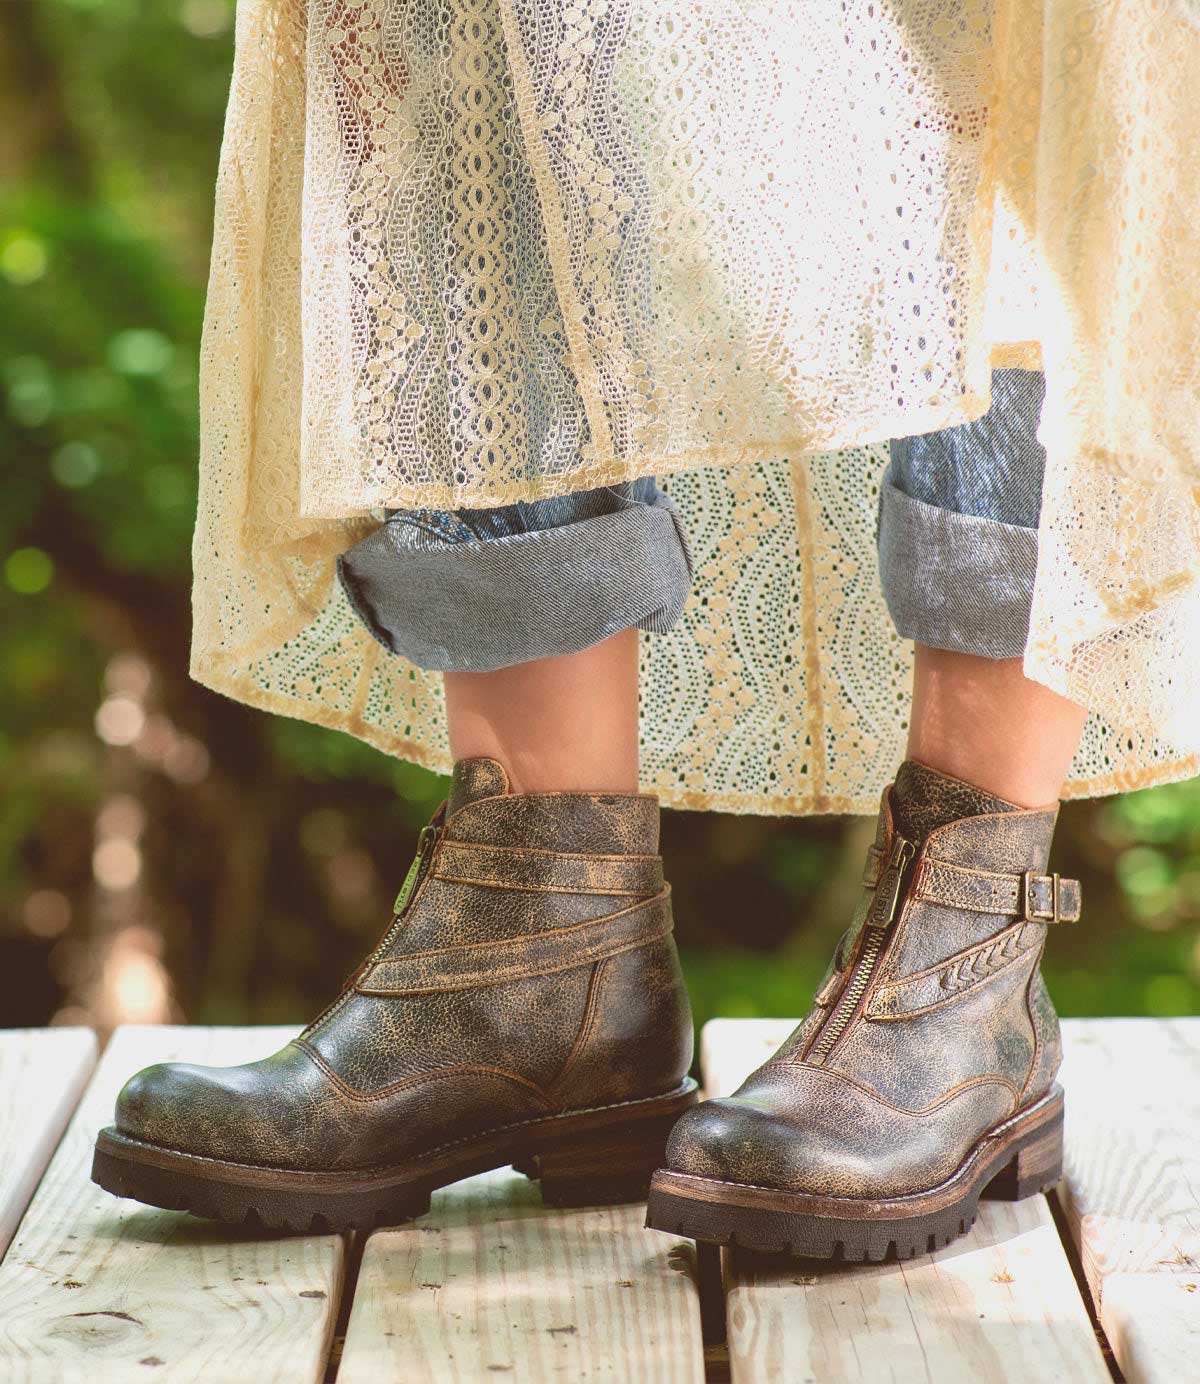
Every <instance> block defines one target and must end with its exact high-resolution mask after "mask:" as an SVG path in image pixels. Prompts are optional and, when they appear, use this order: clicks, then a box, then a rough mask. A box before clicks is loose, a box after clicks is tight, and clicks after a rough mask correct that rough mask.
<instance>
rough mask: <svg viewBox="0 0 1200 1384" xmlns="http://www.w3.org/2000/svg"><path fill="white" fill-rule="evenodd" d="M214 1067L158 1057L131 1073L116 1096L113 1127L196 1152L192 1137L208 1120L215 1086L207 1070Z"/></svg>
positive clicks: (126, 1132) (162, 1143)
mask: <svg viewBox="0 0 1200 1384" xmlns="http://www.w3.org/2000/svg"><path fill="white" fill-rule="evenodd" d="M215 1071H216V1069H207V1068H204V1067H194V1066H191V1065H190V1064H189V1063H185V1062H159V1063H156V1064H155V1065H154V1066H152V1067H145V1068H143V1069H142V1070H141V1071H140V1072H136V1073H135V1074H134V1075H133V1076H131V1077H130V1078H129V1080H128V1081H127V1082H126V1083H125V1085H124V1086H123V1087H122V1088H121V1092H120V1094H119V1095H118V1096H117V1106H116V1115H115V1125H116V1128H117V1132H118V1133H120V1134H124V1135H127V1136H128V1137H129V1138H131V1139H140V1140H142V1141H143V1142H144V1143H148V1144H159V1145H161V1146H163V1147H165V1148H176V1149H183V1150H185V1151H188V1152H200V1151H201V1150H200V1149H199V1148H198V1147H196V1145H197V1138H198V1136H199V1135H200V1133H201V1130H202V1129H203V1128H204V1127H205V1126H206V1125H210V1124H211V1113H212V1111H211V1107H212V1101H213V1096H214V1094H215V1086H214V1083H213V1082H212V1081H211V1079H210V1073H213V1074H215ZM206 1107H208V1114H209V1116H210V1118H209V1119H206V1118H205V1115H206Z"/></svg>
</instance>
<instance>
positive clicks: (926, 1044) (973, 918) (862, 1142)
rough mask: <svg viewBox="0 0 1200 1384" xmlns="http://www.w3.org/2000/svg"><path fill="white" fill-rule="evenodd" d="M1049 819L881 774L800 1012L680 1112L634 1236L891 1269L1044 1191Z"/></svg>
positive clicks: (1052, 1138)
mask: <svg viewBox="0 0 1200 1384" xmlns="http://www.w3.org/2000/svg"><path fill="white" fill-rule="evenodd" d="M968 814H970V815H968ZM1055 816H1056V813H1055V811H1054V810H1053V809H1051V810H1049V811H1044V812H1028V811H1024V810H1021V809H1018V808H1014V807H1013V806H1012V804H1011V803H1005V802H1002V801H1000V800H999V799H995V798H991V797H989V796H988V795H987V794H985V793H982V792H981V791H980V790H978V789H975V788H972V787H970V786H969V785H967V784H964V783H961V782H959V781H958V780H956V779H950V778H946V777H945V776H943V775H941V774H936V773H934V772H933V771H932V770H931V769H927V768H925V767H924V766H922V765H918V764H914V763H911V762H910V763H907V764H905V765H904V766H903V767H902V768H901V770H900V772H899V774H898V775H897V781H896V783H895V784H894V785H893V786H892V787H891V788H890V789H888V790H887V791H886V792H885V793H884V797H883V805H882V809H881V811H880V816H879V826H878V831H877V835H876V842H875V845H874V847H872V849H871V851H870V853H869V857H868V860H867V867H866V874H865V877H864V881H863V882H864V885H865V886H866V894H865V897H864V899H863V901H862V904H861V906H860V908H859V909H858V912H857V915H856V918H855V921H854V923H853V924H852V926H851V927H850V929H849V930H848V931H847V933H846V934H845V936H844V937H843V938H842V940H841V942H840V943H839V945H838V948H837V951H836V953H835V956H834V961H833V964H832V966H831V967H830V971H829V973H828V975H827V977H826V979H825V981H824V983H823V984H822V985H821V987H820V989H819V990H818V992H817V995H816V999H815V1002H814V1005H813V1008H812V1011H811V1012H810V1014H809V1016H808V1018H806V1019H805V1020H804V1021H803V1023H801V1024H800V1026H799V1028H797V1029H796V1031H795V1032H794V1033H793V1034H792V1036H791V1037H790V1038H789V1039H788V1040H787V1042H786V1043H784V1045H783V1047H782V1048H781V1049H780V1050H779V1052H777V1053H776V1054H775V1056H774V1057H772V1058H771V1059H770V1061H768V1062H767V1063H765V1064H764V1065H763V1066H762V1067H760V1068H759V1069H758V1070H757V1071H756V1072H754V1073H753V1074H752V1075H751V1076H750V1077H749V1078H748V1079H747V1080H746V1081H745V1082H744V1083H743V1084H742V1086H741V1087H740V1088H739V1089H738V1090H737V1091H736V1092H735V1093H734V1094H733V1095H732V1096H729V1097H726V1098H724V1099H720V1100H711V1101H706V1102H705V1103H703V1104H702V1105H699V1106H697V1107H696V1108H695V1109H694V1110H692V1111H690V1112H688V1114H686V1115H684V1116H683V1117H682V1119H681V1120H680V1121H679V1123H678V1125H676V1127H675V1130H674V1133H673V1134H672V1136H671V1140H670V1143H669V1145H668V1148H667V1161H666V1167H665V1169H663V1170H662V1171H660V1172H657V1173H656V1174H655V1176H654V1182H653V1185H652V1187H651V1191H650V1202H649V1214H648V1219H647V1223H648V1224H649V1225H651V1226H653V1227H655V1228H657V1229H659V1230H667V1231H671V1232H674V1233H676V1234H682V1235H689V1236H691V1237H693V1238H694V1239H697V1240H708V1241H714V1242H716V1243H719V1244H738V1245H744V1246H746V1247H748V1248H750V1249H755V1250H764V1251H768V1252H772V1253H778V1252H784V1253H790V1254H793V1255H798V1256H813V1257H819V1258H828V1257H833V1256H842V1257H844V1258H845V1259H847V1260H862V1259H884V1258H886V1257H888V1256H889V1255H890V1254H893V1255H898V1256H900V1257H902V1258H903V1257H907V1256H910V1255H914V1254H919V1253H924V1252H926V1251H927V1250H930V1249H933V1248H935V1247H936V1246H938V1245H943V1244H946V1243H948V1242H949V1241H950V1240H952V1239H954V1238H955V1237H956V1236H957V1235H960V1234H963V1233H965V1232H966V1231H967V1230H968V1229H969V1228H970V1226H971V1224H972V1223H973V1221H974V1219H975V1214H976V1209H977V1206H978V1202H979V1197H980V1194H981V1192H983V1190H984V1189H985V1188H987V1187H989V1185H990V1187H991V1190H992V1192H993V1193H995V1194H1000V1195H1003V1196H1007V1197H1012V1198H1019V1197H1024V1196H1028V1195H1030V1194H1031V1193H1033V1192H1037V1191H1040V1190H1042V1189H1044V1188H1046V1187H1048V1186H1050V1185H1051V1184H1053V1183H1054V1182H1056V1181H1057V1179H1058V1177H1059V1173H1060V1168H1061V1158H1062V1115H1063V1098H1062V1091H1061V1088H1059V1087H1057V1086H1055V1085H1054V1084H1053V1081H1054V1074H1055V1072H1056V1070H1057V1069H1058V1064H1059V1060H1060V1057H1061V1046H1060V1042H1059V1033H1058V1019H1057V1017H1056V1016H1055V1013H1054V1009H1053V1007H1052V1005H1051V1003H1050V998H1049V996H1048V995H1047V993H1046V987H1045V985H1044V984H1043V983H1042V978H1041V975H1040V974H1039V972H1038V962H1039V960H1040V958H1041V954H1042V947H1043V945H1044V943H1045V939H1046V930H1047V925H1048V924H1049V923H1052V922H1058V921H1060V920H1062V921H1074V920H1075V919H1077V918H1078V917H1079V901H1080V893H1079V885H1078V883H1077V882H1076V881H1074V880H1066V879H1059V878H1058V876H1057V875H1047V874H1045V873H1043V872H1044V870H1045V868H1046V862H1047V858H1048V856H1049V852H1050V839H1051V836H1052V834H1053V831H1054V821H1055Z"/></svg>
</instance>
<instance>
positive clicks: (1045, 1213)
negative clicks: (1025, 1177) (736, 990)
mask: <svg viewBox="0 0 1200 1384" xmlns="http://www.w3.org/2000/svg"><path fill="white" fill-rule="evenodd" d="M793 1026H794V1025H793V1024H792V1023H791V1022H788V1021H776V1020H729V1019H722V1020H716V1021H714V1022H713V1023H711V1024H708V1025H707V1026H706V1027H705V1030H704V1034H703V1039H702V1060H703V1064H704V1083H705V1089H706V1091H707V1092H708V1093H709V1094H711V1095H719V1094H725V1093H727V1092H729V1091H730V1090H732V1089H733V1088H734V1087H736V1086H737V1085H738V1084H740V1082H741V1080H742V1079H743V1077H744V1076H745V1075H746V1074H747V1073H748V1072H749V1071H751V1070H752V1069H753V1068H754V1067H756V1066H757V1065H758V1064H759V1063H760V1062H762V1061H763V1060H764V1059H765V1058H767V1057H768V1056H770V1054H771V1053H772V1052H773V1051H774V1050H775V1048H776V1047H778V1045H779V1044H780V1043H781V1042H782V1040H783V1039H784V1038H785V1037H786V1036H787V1034H788V1033H789V1032H790V1031H791V1029H792V1027H793ZM725 1285H726V1316H727V1324H728V1331H729V1358H730V1369H731V1373H732V1377H733V1380H734V1384H750V1382H751V1381H755V1382H756V1384H757V1381H768V1380H777V1379H779V1380H782V1379H786V1380H788V1381H807V1380H812V1381H815V1380H822V1381H825V1380H838V1381H872V1382H873V1381H880V1380H892V1381H904V1382H905V1384H907V1382H908V1381H937V1382H938V1384H940V1381H946V1384H959V1381H961V1380H964V1379H970V1380H972V1381H973V1382H975V1381H978V1382H979V1384H985V1382H990V1381H995V1384H1001V1381H1010V1380H1014V1379H1020V1380H1022V1381H1025V1382H1026V1384H1029V1382H1030V1381H1046V1384H1049V1381H1061V1380H1064V1379H1070V1380H1072V1381H1079V1384H1092V1381H1094V1382H1095V1384H1106V1382H1107V1381H1108V1379H1109V1374H1108V1370H1107V1367H1106V1366H1105V1364H1104V1360H1103V1356H1102V1354H1101V1352H1100V1349H1099V1347H1098V1345H1097V1343H1096V1339H1095V1336H1094V1334H1093V1330H1092V1326H1091V1323H1090V1321H1089V1320H1088V1316H1087V1312H1086V1308H1085V1306H1084V1303H1083V1301H1082V1299H1081V1298H1080V1295H1079V1290H1078V1288H1077V1287H1076V1284H1075V1280H1074V1277H1073V1275H1072V1272H1071V1267H1070V1264H1069V1262H1068V1260H1067V1257H1066V1254H1065V1253H1064V1250H1063V1246H1062V1243H1061V1241H1060V1240H1059V1237H1058V1233H1057V1231H1056V1229H1055V1226H1054V1222H1053V1219H1052V1218H1051V1215H1050V1210H1049V1207H1048V1206H1047V1203H1046V1199H1045V1198H1044V1197H1032V1198H1029V1199H1027V1200H1026V1201H1024V1202H1021V1203H1018V1204H1016V1205H1013V1204H1010V1203H1004V1202H985V1203H983V1205H982V1206H981V1209H980V1215H979V1219H978V1221H977V1222H976V1224H975V1227H974V1229H973V1230H972V1231H971V1233H970V1234H969V1235H967V1236H965V1237H964V1238H963V1239H961V1240H959V1241H957V1242H956V1243H954V1244H952V1245H949V1246H947V1247H946V1248H945V1249H943V1250H939V1251H938V1252H937V1253H936V1254H931V1255H923V1256H921V1257H920V1258H917V1259H913V1260H909V1261H907V1262H906V1263H902V1264H879V1265H863V1266H855V1267H851V1268H837V1269H831V1268H829V1267H827V1266H824V1265H820V1264H814V1263H811V1262H797V1263H793V1264H786V1265H780V1264H779V1263H778V1262H770V1261H766V1260H762V1259H756V1258H755V1257H754V1256H749V1255H744V1254H741V1253H737V1254H733V1255H728V1254H727V1255H726V1256H725Z"/></svg>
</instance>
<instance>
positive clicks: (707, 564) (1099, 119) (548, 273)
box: [192, 0, 1200, 812]
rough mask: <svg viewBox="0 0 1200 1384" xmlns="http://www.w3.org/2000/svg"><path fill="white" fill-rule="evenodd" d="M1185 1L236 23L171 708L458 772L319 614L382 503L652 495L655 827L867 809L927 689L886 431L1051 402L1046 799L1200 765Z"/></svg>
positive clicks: (434, 714)
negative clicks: (1002, 401) (1067, 746)
mask: <svg viewBox="0 0 1200 1384" xmlns="http://www.w3.org/2000/svg"><path fill="white" fill-rule="evenodd" d="M1197 72H1200V10H1198V9H1197V7H1196V4H1195V0H1122V3H1121V4H1120V5H1109V6H1098V5H1096V4H1095V3H1094V0H1056V3H1055V4H1053V5H1044V4H1043V3H1041V0H988V2H987V3H984V2H983V0H871V2H870V3H864V2H862V0H686V2H683V0H307V3H305V2H304V0H240V3H239V6H238V19H237V54H236V60H235V70H234V76H233V84H232V90H231V95H230V103H229V111H228V117H227V124H226V132H225V140H224V144H223V148H222V156H221V167H220V175H219V180H218V187H217V215H216V235H215V242H214V247H213V259H212V271H211V279H210V284H209V295H208V308H207V316H206V323H205V334H204V342H203V350H202V371H201V406H202V423H203V436H202V453H201V503H200V515H199V519H198V523H197V528H196V536H195V545H194V565H195V593H194V637H193V658H192V671H193V674H194V676H196V677H197V678H198V679H199V680H200V681H202V682H204V683H206V684H207V685H209V686H211V687H214V688H216V689H218V690H220V691H222V692H225V693H228V694H229V695H231V696H234V697H237V698H240V699H242V700H244V701H246V702H250V703H253V704H255V705H258V706H262V707H265V708H267V709H270V710H273V711H277V712H282V713H285V714H288V715H293V716H299V717H303V718H305V719H307V720H310V721H315V722H318V723H320V724H322V725H326V726H332V727H336V728H338V729H341V730H345V731H349V732H350V733H352V734H355V735H358V736H361V737H363V738H364V739H366V740H368V741H370V742H371V743H373V744H375V745H377V746H379V747H380V748H381V749H383V750H385V751H387V752H389V753H391V754H395V755H398V756H402V757H404V758H408V759H412V760H415V761H418V762H420V763H423V764H426V765H429V766H431V767H434V768H438V769H445V768H446V767H447V766H448V761H449V756H448V747H447V741H446V732H445V725H444V708H443V705H442V696H441V683H440V678H439V677H437V676H434V675H430V674H426V673H423V672H422V671H420V670H419V669H415V668H413V667H411V666H409V665H407V664H406V663H404V662H403V660H401V659H398V658H396V657H394V656H392V655H389V654H388V653H386V652H385V651H384V650H383V649H382V648H380V646H379V645H378V644H376V643H375V642H374V641H373V640H372V639H371V637H370V635H369V634H368V633H367V632H366V630H365V629H364V628H363V627H362V626H361V625H359V623H358V622H357V620H356V619H355V617H354V616H353V614H352V613H351V611H350V609H349V607H348V605H347V604H346V601H345V598H344V596H343V595H342V593H341V590H340V587H339V586H338V584H337V583H336V582H335V581H334V580H333V558H334V556H335V554H337V553H339V552H341V551H343V550H344V549H345V548H347V547H349V546H350V545H351V544H352V543H353V542H355V541H356V540H357V539H358V538H360V537H361V536H362V535H363V534H364V533H366V532H368V531H369V530H370V528H371V527H372V526H373V525H375V524H376V523H377V522H378V521H379V516H380V511H381V508H382V507H385V506H397V507H421V506H434V507H439V508H454V507H456V506H472V507H478V506H490V505H498V504H503V503H509V502H512V501H514V500H518V499H524V500H531V499H536V498H538V497H541V496H545V495H551V494H555V493H562V492H565V491H568V490H575V489H583V488H591V487H595V486H598V485H604V484H611V483H615V482H618V481H624V480H629V479H632V478H634V477H636V476H639V475H646V474H654V475H657V476H659V477H660V478H663V480H664V484H665V488H666V489H667V490H668V491H669V493H670V494H671V495H672V496H673V497H674V498H675V500H676V502H677V503H678V504H679V506H680V508H681V510H682V511H683V515H684V519H685V522H686V524H687V527H688V530H689V534H690V539H691V543H692V546H693V550H694V556H695V559H696V569H697V578H696V587H695V591H694V593H693V597H692V599H691V601H690V603H689V607H688V610H687V612H686V614H685V617H684V620H683V622H682V624H681V625H680V627H679V628H678V629H677V630H676V631H675V632H674V633H673V634H672V635H670V636H667V637H650V638H646V639H645V640H644V642H643V661H642V662H643V666H642V675H643V683H642V686H643V713H642V741H643V744H642V754H643V777H644V784H645V786H646V787H647V788H650V789H654V790H657V791H658V792H659V793H660V794H661V795H662V797H663V799H664V801H665V802H667V803H668V804H673V805H677V806H684V807H713V808H721V809H726V810H731V811H762V812H833V811H838V812H841V811H845V812H867V811H872V810H873V807H874V804H875V802H876V801H877V796H878V792H879V788H880V786H881V785H882V784H883V783H884V782H886V781H887V779H888V778H889V777H890V775H891V773H892V771H893V769H894V767H895V765H896V763H897V762H898V760H899V759H900V758H901V755H902V750H903V740H904V737H905V729H906V728H905V715H906V707H907V696H908V691H909V686H910V680H911V652H910V650H909V648H908V647H907V646H906V645H904V644H902V643H901V641H900V640H899V639H898V638H897V637H896V635H895V633H894V632H893V630H892V628H891V625H890V622H889V620H888V616H887V613H886V610H885V607H884V605H883V601H882V597H881V595H880V593H879V589H878V581H877V574H876V570H875V552H874V529H875V517H876V507H877V502H878V482H879V476H880V472H881V470H882V468H883V465H884V464H885V461H886V450H887V449H886V440H887V439H888V438H889V437H892V436H903V435H908V434H912V433H919V432H925V431H930V430H933V429H936V428H942V427H947V426H951V425H954V424H957V423H962V422H965V421H968V420H970V419H973V418H975V417H978V416H979V415H980V414H981V413H983V412H984V411H985V410H986V408H987V407H988V403H989V381H990V372H991V369H992V367H993V366H994V365H1025V366H1029V367H1040V368H1043V369H1044V370H1045V372H1046V377H1047V399H1046V405H1045V409H1044V412H1043V417H1042V426H1041V432H1040V437H1041V440H1042V441H1043V443H1044V444H1045V446H1046V448H1047V453H1048V464H1047V476H1046V483H1045V492H1044V499H1043V515H1042V524H1041V529H1040V531H1039V566H1038V581H1037V588H1036V592H1035V599H1034V611H1033V621H1032V626H1031V631H1030V636H1029V642H1028V645H1027V648H1026V655H1025V667H1026V671H1027V673H1028V674H1029V675H1030V676H1032V677H1034V678H1036V679H1038V680H1039V681H1041V682H1044V683H1045V684H1047V685H1048V686H1050V687H1053V688H1055V689H1056V690H1058V691H1060V692H1063V693H1065V694H1067V695H1069V696H1072V697H1074V698H1075V699H1076V700H1078V701H1080V702H1082V703H1083V704H1084V705H1086V706H1087V707H1088V708H1089V710H1090V711H1091V712H1092V713H1093V714H1092V716H1091V718H1090V720H1089V724H1088V728H1087V731H1086V733H1085V738H1084V743H1083V745H1082V747H1081V749H1080V751H1079V754H1078V757H1077V759H1076V761H1075V764H1074V766H1073V769H1072V775H1071V779H1072V781H1071V784H1070V785H1069V788H1068V792H1069V793H1072V794H1079V793H1090V792H1105V791H1112V790H1115V789H1123V788H1130V787H1133V786H1137V785H1141V784H1146V783H1151V782H1155V781H1159V780H1162V779H1167V778H1172V777H1181V776H1184V775H1186V774H1189V773H1193V772H1195V771H1196V769H1197V767H1198V759H1197V755H1198V752H1200V657H1198V656H1197V652H1196V651H1197V648H1198V647H1200V644H1198V642H1197V634H1200V588H1198V584H1197V576H1198V573H1200V503H1198V500H1200V365H1198V364H1197V361H1198V359H1200V352H1198V351H1197V337H1198V333H1197V325H1198V322H1200V160H1198V159H1197V158H1196V156H1195V151H1196V149H1197V148H1200V105H1197V103H1196V102H1195V100H1194V99H1193V84H1194V78H1195V74H1196V73H1197Z"/></svg>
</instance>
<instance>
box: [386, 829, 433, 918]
mask: <svg viewBox="0 0 1200 1384" xmlns="http://www.w3.org/2000/svg"><path fill="white" fill-rule="evenodd" d="M436 840H437V828H436V827H434V826H432V825H430V826H424V827H422V828H421V834H420V835H419V836H418V837H417V853H416V855H415V856H414V858H413V863H412V864H411V865H410V866H409V867H408V874H406V875H405V876H404V883H403V884H402V885H401V886H400V892H399V893H398V894H397V895H396V901H395V902H394V903H393V904H392V914H393V916H394V917H397V918H398V917H399V916H400V914H401V913H403V912H404V910H405V909H406V908H407V907H408V901H409V899H410V898H412V893H413V890H414V889H415V888H416V886H417V880H418V879H420V877H421V870H422V868H423V867H424V865H425V861H426V858H427V856H428V855H429V852H430V850H431V849H432V846H433V843H434V842H435V841H436Z"/></svg>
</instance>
